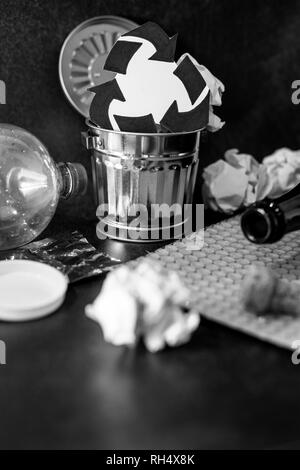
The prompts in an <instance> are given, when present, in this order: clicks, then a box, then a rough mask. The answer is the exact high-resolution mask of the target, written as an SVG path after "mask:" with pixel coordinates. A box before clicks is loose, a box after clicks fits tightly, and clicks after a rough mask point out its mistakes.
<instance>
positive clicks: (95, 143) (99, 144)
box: [81, 132, 104, 150]
mask: <svg viewBox="0 0 300 470" xmlns="http://www.w3.org/2000/svg"><path fill="white" fill-rule="evenodd" d="M81 141H82V143H83V145H84V146H85V148H87V149H88V150H90V149H94V150H103V148H104V145H103V144H104V142H103V140H102V139H101V138H100V137H99V136H97V135H89V133H88V132H81Z"/></svg>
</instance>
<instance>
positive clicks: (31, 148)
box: [0, 124, 87, 250]
mask: <svg viewBox="0 0 300 470" xmlns="http://www.w3.org/2000/svg"><path fill="white" fill-rule="evenodd" d="M86 187H87V174H86V170H85V168H84V167H83V166H82V165H80V164H77V163H76V164H75V163H59V164H55V163H54V161H53V160H52V158H51V157H50V155H49V152H48V150H47V149H46V147H45V146H44V145H43V144H42V143H41V142H40V141H39V140H38V139H37V138H36V137H35V136H33V135H32V134H30V133H29V132H27V131H26V130H24V129H21V128H19V127H16V126H12V125H10V124H0V250H8V249H12V248H16V247H20V246H22V245H25V244H26V243H29V242H31V241H32V240H34V239H35V238H36V237H37V236H38V235H40V233H41V232H42V231H43V230H44V229H45V228H46V227H47V225H48V224H49V222H50V221H51V219H52V217H53V215H54V213H55V210H56V207H57V204H58V201H59V199H60V198H64V199H67V198H70V197H73V196H76V195H78V194H83V193H84V192H85V191H86Z"/></svg>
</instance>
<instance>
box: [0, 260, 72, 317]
mask: <svg viewBox="0 0 300 470" xmlns="http://www.w3.org/2000/svg"><path fill="white" fill-rule="evenodd" d="M67 288H68V278H67V277H66V276H64V275H63V274H62V273H61V272H59V271H58V270H57V269H55V268H52V267H51V266H49V265H47V264H42V263H37V262H35V261H28V260H13V261H0V320H4V321H12V322H18V321H28V320H35V319H37V318H41V317H44V316H46V315H49V314H50V313H52V312H54V311H55V310H57V309H58V308H59V307H60V306H61V305H62V303H63V301H64V299H65V296H66V292H67Z"/></svg>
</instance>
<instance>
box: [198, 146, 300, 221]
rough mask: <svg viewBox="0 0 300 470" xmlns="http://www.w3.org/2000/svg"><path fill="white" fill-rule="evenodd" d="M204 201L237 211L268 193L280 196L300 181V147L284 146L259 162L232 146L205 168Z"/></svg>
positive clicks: (222, 209)
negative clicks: (290, 147)
mask: <svg viewBox="0 0 300 470" xmlns="http://www.w3.org/2000/svg"><path fill="white" fill-rule="evenodd" d="M203 178H204V184H203V188H202V192H203V199H204V203H205V205H206V206H207V207H210V208H211V209H213V210H215V211H220V212H224V213H226V214H233V213H234V212H235V211H236V210H238V209H240V208H242V207H248V206H250V205H251V204H253V203H254V202H256V201H261V200H262V199H265V198H266V197H268V198H270V199H276V198H278V197H280V196H282V195H283V194H285V193H287V192H288V191H290V190H291V189H293V188H294V187H295V186H297V184H299V183H300V151H292V150H289V149H287V148H282V149H279V150H277V151H276V152H274V153H273V154H272V155H269V156H267V157H265V158H264V159H263V161H262V163H261V164H259V163H258V162H257V161H256V160H255V158H254V157H253V156H252V155H248V154H240V153H239V151H238V150H237V149H231V150H228V151H227V152H226V153H225V155H224V160H218V161H217V162H215V163H212V164H211V165H209V166H208V167H206V168H205V170H204V172H203Z"/></svg>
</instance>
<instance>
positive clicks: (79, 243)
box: [0, 231, 120, 283]
mask: <svg viewBox="0 0 300 470" xmlns="http://www.w3.org/2000/svg"><path fill="white" fill-rule="evenodd" d="M0 259H2V260H14V259H26V260H31V261H37V262H40V263H45V264H49V265H50V266H53V267H54V268H56V269H58V270H59V271H61V272H62V273H63V274H65V275H67V276H68V278H69V281H70V283H73V282H77V281H80V280H82V279H86V278H90V277H93V276H97V275H99V274H101V273H103V272H106V271H109V270H110V269H112V267H113V266H115V265H116V264H118V263H120V260H118V259H116V258H112V257H110V256H109V255H107V254H105V253H103V252H102V251H101V250H98V249H96V248H95V247H94V246H92V245H91V244H90V243H89V242H88V241H87V239H86V238H85V237H84V236H83V235H82V234H81V233H79V232H78V231H74V232H71V233H68V234H64V235H63V236H62V237H61V238H54V237H51V238H45V239H44V240H39V241H35V242H32V243H30V244H28V245H26V246H24V247H22V248H18V249H16V250H9V251H4V252H0Z"/></svg>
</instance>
